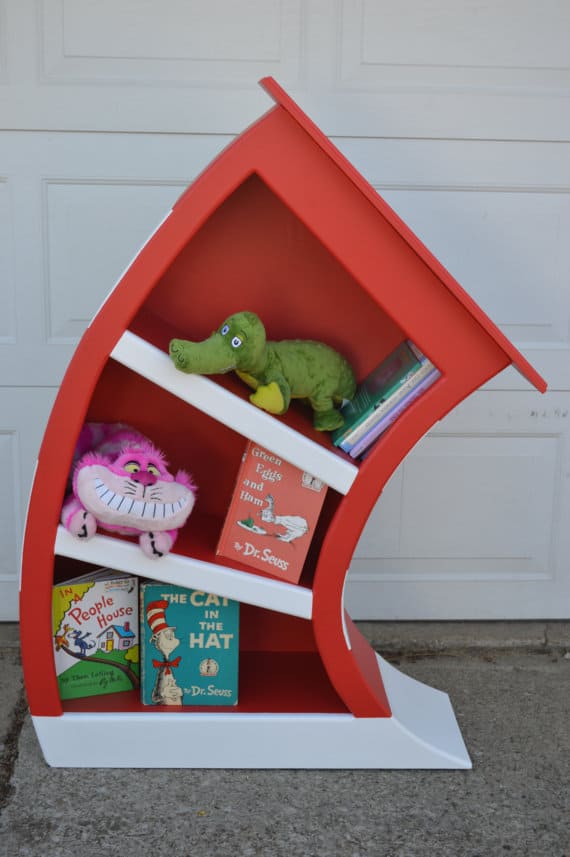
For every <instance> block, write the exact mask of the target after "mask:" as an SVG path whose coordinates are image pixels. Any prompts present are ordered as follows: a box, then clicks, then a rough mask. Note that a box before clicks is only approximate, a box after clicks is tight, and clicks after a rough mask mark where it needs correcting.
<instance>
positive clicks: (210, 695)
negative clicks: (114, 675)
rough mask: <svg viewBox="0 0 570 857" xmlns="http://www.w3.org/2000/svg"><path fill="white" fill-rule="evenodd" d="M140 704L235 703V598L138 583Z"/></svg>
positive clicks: (236, 632)
mask: <svg viewBox="0 0 570 857" xmlns="http://www.w3.org/2000/svg"><path fill="white" fill-rule="evenodd" d="M140 589H141V596H140V602H141V613H140V626H141V647H142V663H141V699H142V702H143V704H144V705H170V706H176V707H180V706H184V705H205V706H210V705H236V703H237V701H238V672H239V602H237V601H233V600H231V599H229V598H224V597H222V596H219V595H214V594H212V593H207V592H201V591H200V590H197V589H186V588H184V587H182V586H176V585H175V584H170V583H157V582H154V581H149V582H142V583H141V587H140Z"/></svg>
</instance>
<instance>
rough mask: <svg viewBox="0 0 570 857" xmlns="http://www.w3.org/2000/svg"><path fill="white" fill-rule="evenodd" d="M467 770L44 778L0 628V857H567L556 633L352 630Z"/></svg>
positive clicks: (14, 650) (547, 626)
mask: <svg viewBox="0 0 570 857" xmlns="http://www.w3.org/2000/svg"><path fill="white" fill-rule="evenodd" d="M361 628H362V629H363V631H364V633H365V634H366V636H367V637H368V638H369V639H370V640H371V641H372V642H373V643H374V645H375V646H376V647H377V648H378V650H379V651H380V652H381V653H382V654H383V655H385V656H386V657H387V658H388V659H389V660H390V661H391V662H392V663H394V664H396V665H397V666H398V668H399V669H401V670H402V671H404V672H406V673H408V674H410V675H412V676H413V677H414V678H417V679H419V680H421V681H423V682H426V683H427V684H429V685H432V686H433V687H437V688H440V689H441V690H444V691H446V692H447V693H449V695H450V697H451V700H452V703H453V706H454V709H455V712H456V715H457V718H458V721H459V724H460V727H461V730H462V733H463V737H464V739H465V742H466V744H467V747H468V749H469V752H470V754H471V758H472V760H473V770H471V771H460V772H457V771H455V772H453V771H281V770H278V771H241V770H237V771H236V770H227V771H226V770H221V771H220V770H214V771H208V770H105V769H101V770H93V769H90V770H81V769H62V768H58V769H55V768H54V769H52V768H48V767H47V766H46V764H45V762H44V760H43V757H42V755H41V752H40V750H39V747H38V744H37V741H36V738H35V733H34V731H33V727H32V725H31V722H30V718H29V715H28V713H27V709H26V704H25V695H24V691H23V688H22V683H21V671H20V665H19V649H18V643H17V629H16V628H15V626H11V625H3V626H0V690H1V692H0V740H1V741H2V744H1V748H0V750H1V753H2V756H1V759H0V807H1V809H0V812H1V816H0V855H1V857H36V855H37V856H38V857H39V855H41V856H42V857H44V855H50V857H102V855H107V854H109V855H110V854H117V855H120V857H139V855H141V854H143V853H144V854H147V855H153V857H162V855H172V857H257V855H260V857H261V855H262V857H282V855H283V857H285V855H286V857H291V856H292V855H293V857H296V855H303V857H336V855H342V857H424V855H425V857H495V855H502V857H504V856H505V855H510V854H512V855H513V857H514V855H516V857H526V856H527V855H528V857H570V623H568V622H560V623H539V622H536V623H534V622H533V623H418V624H416V623H394V624H392V623H361Z"/></svg>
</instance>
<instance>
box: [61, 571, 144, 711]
mask: <svg viewBox="0 0 570 857" xmlns="http://www.w3.org/2000/svg"><path fill="white" fill-rule="evenodd" d="M138 624H139V623H138V578H137V577H132V576H130V575H126V574H122V573H121V572H118V571H112V570H111V569H97V570H94V571H93V572H91V573H89V574H85V575H83V576H81V577H77V578H74V579H73V580H70V581H68V582H67V583H61V584H58V585H56V586H54V587H53V591H52V630H53V651H54V660H55V671H56V675H57V682H58V685H59V695H60V697H61V699H78V698H79V697H83V696H98V695H100V694H105V693H118V692H120V691H126V690H133V688H138V687H139V636H138Z"/></svg>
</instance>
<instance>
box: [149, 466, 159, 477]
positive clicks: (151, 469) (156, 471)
mask: <svg viewBox="0 0 570 857" xmlns="http://www.w3.org/2000/svg"><path fill="white" fill-rule="evenodd" d="M146 469H147V471H148V473H152V474H153V476H160V470H159V469H158V467H157V466H156V464H147V466H146Z"/></svg>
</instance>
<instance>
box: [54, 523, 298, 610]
mask: <svg viewBox="0 0 570 857" xmlns="http://www.w3.org/2000/svg"><path fill="white" fill-rule="evenodd" d="M175 547H176V546H175ZM55 553H56V554H57V555H58V556H66V557H70V558H71V559H77V560H81V561H83V562H90V563H92V564H93V565H97V566H109V567H110V568H115V569H118V570H119V571H126V572H129V573H130V574H136V575H138V576H139V577H146V578H149V579H151V580H156V581H157V582H159V583H174V584H176V585H178V586H186V587H188V588H189V589H199V590H202V591H204V592H213V593H214V594H215V595H220V596H225V597H226V598H233V599H234V600H236V601H242V602H245V603H246V604H254V605H256V606H258V607H266V608H267V609H269V610H275V611H277V612H279V613H288V614H289V615H291V616H299V617H301V618H302V619H310V618H311V615H312V610H313V594H312V592H311V591H310V590H309V589H305V588H303V587H301V586H294V585H293V584H290V583H284V582H282V581H278V580H269V578H264V577H259V576H257V575H255V574H248V573H247V572H244V571H239V570H238V569H235V568H226V567H225V566H221V565H216V564H215V563H210V562H204V561H202V560H198V559H194V558H191V557H185V556H182V555H180V554H177V553H176V551H173V552H172V553H170V554H167V555H166V556H164V557H162V558H161V559H160V560H152V559H149V558H148V557H147V556H145V555H144V554H143V553H142V551H141V550H140V548H139V546H138V544H137V543H136V542H132V543H129V542H125V541H122V540H120V539H114V538H112V537H110V536H104V535H101V534H99V533H98V534H97V535H95V536H94V537H93V538H92V539H90V540H89V541H81V540H80V539H76V538H74V537H73V536H72V535H71V534H70V533H69V532H68V531H67V530H65V529H64V528H63V527H62V526H60V527H58V531H57V536H56V540H55Z"/></svg>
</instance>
